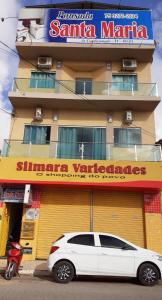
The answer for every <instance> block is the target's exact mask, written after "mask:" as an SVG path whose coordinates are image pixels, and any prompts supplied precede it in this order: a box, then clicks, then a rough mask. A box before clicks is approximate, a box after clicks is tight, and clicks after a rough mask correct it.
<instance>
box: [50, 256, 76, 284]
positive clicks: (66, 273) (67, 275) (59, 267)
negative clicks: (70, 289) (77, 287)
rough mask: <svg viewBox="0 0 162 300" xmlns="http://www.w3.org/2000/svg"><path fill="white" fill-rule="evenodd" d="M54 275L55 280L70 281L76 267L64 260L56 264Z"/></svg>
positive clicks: (59, 281)
mask: <svg viewBox="0 0 162 300" xmlns="http://www.w3.org/2000/svg"><path fill="white" fill-rule="evenodd" d="M53 276H54V280H55V281H56V282H58V283H68V282H70V281H72V280H73V278H74V276H75V271H74V267H73V265H72V264H71V263H70V262H68V261H66V260H62V261H60V262H58V263H57V264H56V265H55V266H54V268H53Z"/></svg>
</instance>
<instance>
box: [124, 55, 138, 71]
mask: <svg viewBox="0 0 162 300" xmlns="http://www.w3.org/2000/svg"><path fill="white" fill-rule="evenodd" d="M136 68H137V61H136V59H132V58H124V59H123V60H122V69H123V70H127V71H133V70H135V69H136Z"/></svg>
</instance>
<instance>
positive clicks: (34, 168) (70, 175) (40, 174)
mask: <svg viewBox="0 0 162 300" xmlns="http://www.w3.org/2000/svg"><path fill="white" fill-rule="evenodd" d="M0 182H19V183H26V182H28V183H39V184H52V183H53V184H56V183H59V184H60V183H62V184H70V183H71V184H82V185H83V184H88V185H89V184H90V185H94V184H95V185H115V186H117V185H118V186H123V185H124V186H141V187H154V188H162V162H130V161H118V162H116V161H101V160H100V161H96V160H95V161H92V160H91V161H89V160H65V159H30V158H29V159H24V158H6V157H5V158H3V157H2V158H1V159H0Z"/></svg>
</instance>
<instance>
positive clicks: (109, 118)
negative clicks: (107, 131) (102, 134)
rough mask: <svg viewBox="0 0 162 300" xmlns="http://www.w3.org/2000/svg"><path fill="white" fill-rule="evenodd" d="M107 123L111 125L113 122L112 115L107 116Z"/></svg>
mask: <svg viewBox="0 0 162 300" xmlns="http://www.w3.org/2000/svg"><path fill="white" fill-rule="evenodd" d="M107 121H108V123H112V121H113V118H112V114H109V115H107Z"/></svg>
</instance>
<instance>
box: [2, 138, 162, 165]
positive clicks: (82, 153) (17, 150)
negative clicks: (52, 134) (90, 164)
mask: <svg viewBox="0 0 162 300" xmlns="http://www.w3.org/2000/svg"><path fill="white" fill-rule="evenodd" d="M1 155H2V156H4V157H37V158H60V159H61V158H63V159H88V160H129V161H154V162H155V161H161V160H162V153H161V146H160V145H141V144H140V145H133V144H106V143H87V142H85V143H66V142H59V141H51V142H48V143H46V144H35V143H32V142H31V141H22V140H5V141H4V147H3V151H2V154H1Z"/></svg>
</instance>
